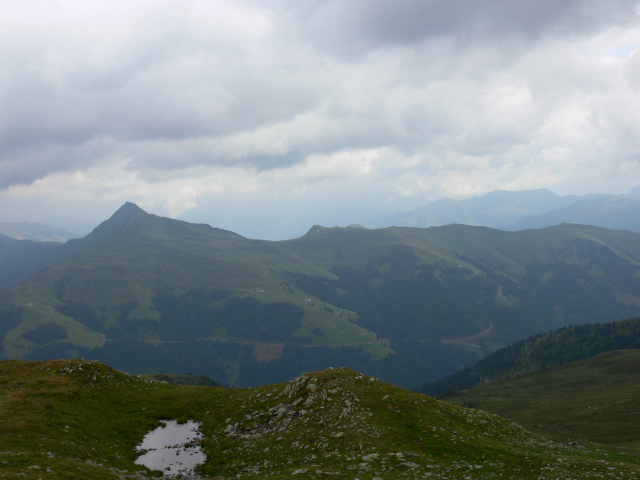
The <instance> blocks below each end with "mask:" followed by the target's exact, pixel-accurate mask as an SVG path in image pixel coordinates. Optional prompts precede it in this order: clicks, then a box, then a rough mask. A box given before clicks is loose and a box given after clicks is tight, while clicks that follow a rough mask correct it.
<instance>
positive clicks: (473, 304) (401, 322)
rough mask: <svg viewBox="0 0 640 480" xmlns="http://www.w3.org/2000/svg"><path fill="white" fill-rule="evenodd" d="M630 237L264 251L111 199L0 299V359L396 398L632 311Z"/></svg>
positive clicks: (634, 287)
mask: <svg viewBox="0 0 640 480" xmlns="http://www.w3.org/2000/svg"><path fill="white" fill-rule="evenodd" d="M639 239H640V236H639V235H638V234H635V233H631V232H622V231H610V230H605V229H601V228H595V227H585V226H577V225H562V226H557V227H552V228H547V229H541V230H530V231H523V232H503V231H500V230H494V229H490V228H486V227H470V226H464V225H449V226H444V227H438V228H429V229H416V228H388V229H381V230H366V229H361V228H324V227H321V226H315V227H313V228H312V229H310V231H309V232H308V233H307V234H306V235H305V236H303V237H301V238H299V239H294V240H289V241H283V242H267V241H259V240H249V239H246V238H244V237H241V236H239V235H236V234H234V233H232V232H227V231H224V230H220V229H214V228H212V227H210V226H207V225H195V224H189V223H186V222H180V221H176V220H171V219H167V218H161V217H157V216H155V215H149V214H147V213H145V212H144V211H142V210H140V209H138V208H137V207H135V206H134V205H125V206H124V207H123V208H122V209H121V210H119V211H118V212H116V214H115V215H114V216H113V217H112V218H111V219H110V220H108V221H107V222H105V223H103V224H102V225H101V227H100V228H99V229H96V231H94V232H93V233H92V234H90V235H89V236H88V237H87V238H86V239H83V240H82V241H74V243H73V244H71V246H72V247H73V248H76V247H74V245H77V246H78V247H82V246H84V248H80V249H79V250H78V251H77V252H76V253H75V254H73V255H72V256H70V257H68V258H67V259H66V260H64V261H61V262H58V263H56V264H55V265H51V266H50V267H49V268H47V269H46V270H44V271H43V272H41V273H40V274H38V275H37V276H35V277H33V278H31V279H29V280H27V281H25V282H23V283H22V284H20V285H19V286H16V287H14V288H13V289H12V290H11V291H10V293H8V294H7V295H5V296H4V297H3V298H4V300H2V299H0V322H1V321H2V315H3V313H2V312H3V311H4V310H3V309H6V311H7V312H8V313H7V314H6V316H7V318H9V319H10V320H11V322H13V321H14V318H15V315H14V314H15V311H16V309H17V311H19V314H20V318H21V319H20V323H19V325H17V326H12V327H11V328H10V329H7V333H6V335H5V336H4V338H3V341H2V345H3V347H4V351H5V355H6V356H7V357H8V358H24V359H31V360H39V359H47V358H61V357H68V356H81V357H84V358H94V359H99V360H102V361H105V362H107V363H109V364H112V365H114V366H117V367H118V368H121V369H124V370H127V371H132V372H136V373H148V372H158V371H167V370H168V369H170V368H171V369H173V368H176V369H177V368H178V367H179V371H181V372H182V373H186V372H189V371H191V372H193V373H198V374H202V375H207V376H209V377H211V378H214V379H216V380H218V381H220V382H221V383H224V384H230V385H235V386H249V385H255V384H264V383H275V382H278V381H282V380H284V379H286V378H291V377H292V376H295V375H298V374H300V373H301V372H302V371H304V370H318V369H322V368H326V367H327V366H330V365H346V366H350V367H352V368H355V369H358V370H361V371H364V372H366V373H368V374H374V375H376V376H379V377H381V378H383V379H385V380H387V379H388V380H392V381H394V382H397V383H398V384H400V385H403V386H411V387H413V386H415V385H416V384H419V383H423V382H425V381H431V380H435V379H437V378H440V377H442V376H444V375H446V374H448V373H452V372H454V371H456V370H458V369H460V368H461V367H463V366H465V365H469V364H471V363H472V362H473V361H475V360H477V359H478V358H479V357H480V356H481V355H482V354H486V353H489V352H491V351H493V350H495V349H497V348H499V347H501V346H504V345H506V344H509V343H511V342H513V341H515V340H518V339H520V338H523V337H526V336H528V335H531V334H535V333H538V332H541V331H547V330H549V329H550V328H557V327H560V326H563V325H569V324H580V323H590V322H597V321H612V320H616V319H618V318H624V317H630V316H633V315H638V313H639V312H640V298H639V293H638V292H640V241H639ZM91 242H92V244H91ZM69 243H71V242H67V244H65V245H64V247H65V248H69V247H67V245H68V244H69ZM51 322H53V323H55V324H57V325H58V328H56V327H42V328H46V329H48V330H38V331H37V332H36V331H35V330H36V329H37V328H38V325H44V324H49V323H51ZM11 325H13V323H11ZM2 331H3V330H2V329H0V332H2ZM45 331H50V332H52V334H54V335H55V338H54V337H51V338H49V339H46V338H43V335H42V332H45ZM32 338H37V339H39V341H40V343H37V342H34V341H32V340H31V339H32ZM171 366H173V367H171ZM167 367H169V368H167Z"/></svg>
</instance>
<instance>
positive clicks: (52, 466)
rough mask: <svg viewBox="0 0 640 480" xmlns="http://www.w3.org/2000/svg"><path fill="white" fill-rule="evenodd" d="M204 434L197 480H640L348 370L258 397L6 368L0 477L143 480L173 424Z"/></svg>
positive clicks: (609, 456)
mask: <svg viewBox="0 0 640 480" xmlns="http://www.w3.org/2000/svg"><path fill="white" fill-rule="evenodd" d="M174 419H175V420H178V422H184V421H187V420H194V421H196V422H199V423H200V424H201V427H200V428H201V432H202V439H201V447H202V449H203V451H204V452H205V454H206V456H207V459H206V461H205V463H204V464H203V465H201V466H200V467H198V468H197V470H196V472H194V473H193V474H192V475H191V477H193V478H216V479H231V478H233V479H235V478H344V479H356V478H358V479H362V480H365V479H395V478H411V479H418V478H441V479H460V478H463V479H484V478H512V479H528V478H532V479H555V478H563V479H567V478H572V479H589V478H593V479H596V478H609V479H616V478H617V479H622V478H638V475H640V461H639V460H638V458H637V456H633V455H624V454H620V453H615V452H607V451H604V450H596V449H592V448H588V447H583V446H580V445H577V444H575V445H566V444H561V443H556V442H553V441H551V440H548V439H545V438H543V437H540V436H538V435H534V434H532V433H531V432H529V431H527V430H525V429H524V428H523V427H521V426H519V425H518V424H516V423H513V422H511V421H509V420H506V419H503V418H501V417H499V416H496V415H493V414H489V413H485V412H482V411H479V410H473V409H467V408H463V407H458V406H455V405H451V404H447V403H444V402H440V401H438V400H435V399H433V398H431V397H428V396H426V395H421V394H417V393H414V392H411V391H408V390H404V389H400V388H398V387H395V386H393V385H391V384H388V383H384V382H381V381H379V380H378V379H377V378H375V377H372V376H367V375H362V374H360V373H358V372H355V371H353V370H349V369H346V368H333V369H327V370H324V371H320V372H311V373H305V374H303V375H301V376H299V377H297V378H296V379H294V380H291V381H290V382H286V383H281V384H277V385H269V386H263V387H256V388H248V389H228V388H221V387H198V386H179V385H172V384H168V383H163V382H158V381H155V380H150V379H148V378H142V377H138V376H132V375H127V374H125V373H122V372H119V371H116V370H113V369H111V368H110V367H107V366H106V365H104V364H101V363H98V362H84V361H81V360H57V361H48V362H34V363H29V362H19V361H7V362H2V363H0V429H1V430H2V435H0V476H3V477H6V478H34V479H35V478H53V479H56V478H61V479H62V478H64V479H80V478H84V479H87V478H96V479H109V478H114V479H116V478H119V479H125V478H144V477H154V476H155V477H157V476H160V475H161V474H162V473H161V472H158V471H151V470H148V469H146V468H143V467H141V466H139V465H136V464H135V463H134V462H135V460H136V457H137V456H138V455H139V454H140V452H139V451H137V450H136V449H135V447H136V445H138V444H139V443H140V441H141V440H142V438H143V437H144V435H145V434H146V433H148V432H149V431H151V430H153V429H154V428H156V427H158V426H159V425H160V424H161V421H162V420H174Z"/></svg>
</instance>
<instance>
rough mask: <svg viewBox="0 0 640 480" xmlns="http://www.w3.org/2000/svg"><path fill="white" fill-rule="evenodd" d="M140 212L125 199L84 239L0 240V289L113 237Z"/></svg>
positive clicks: (13, 284) (17, 282)
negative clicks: (116, 209)
mask: <svg viewBox="0 0 640 480" xmlns="http://www.w3.org/2000/svg"><path fill="white" fill-rule="evenodd" d="M141 213H143V214H145V215H146V212H144V211H143V210H142V209H140V208H139V207H138V206H136V205H134V204H133V203H129V202H127V203H126V204H125V205H123V206H122V207H121V208H120V209H118V211H117V212H115V213H114V214H113V215H112V216H111V218H109V219H108V220H106V221H104V222H102V223H101V224H100V225H99V226H98V227H96V228H95V229H94V230H93V232H91V233H90V234H89V235H87V236H86V237H84V238H73V239H71V240H69V241H67V242H65V243H59V242H52V241H48V242H40V241H33V240H21V241H17V242H15V241H14V242H8V243H1V244H2V246H1V247H0V267H1V268H0V288H11V287H13V286H15V285H17V284H19V283H20V282H22V281H24V280H26V279H28V278H31V277H33V276H34V275H37V274H38V273H40V272H41V271H42V270H44V269H45V268H46V267H48V266H50V265H55V264H56V263H58V262H61V261H63V260H66V259H67V258H69V257H71V256H73V255H75V254H76V253H78V252H79V251H81V250H82V249H84V248H86V247H89V246H92V245H95V244H97V243H100V242H102V241H105V240H108V239H110V238H112V237H114V236H115V235H117V234H118V233H119V232H120V231H121V230H122V229H124V228H125V227H126V226H127V225H128V224H130V223H131V222H132V221H133V219H134V218H135V217H136V216H137V215H139V214H141Z"/></svg>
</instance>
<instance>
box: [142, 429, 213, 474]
mask: <svg viewBox="0 0 640 480" xmlns="http://www.w3.org/2000/svg"><path fill="white" fill-rule="evenodd" d="M162 423H164V426H161V427H158V428H156V429H155V430H153V431H151V432H149V433H147V434H146V435H145V436H144V438H143V439H142V443H141V444H140V445H138V446H137V447H136V450H138V451H146V453H144V454H143V455H141V456H140V457H138V458H137V459H136V462H135V463H136V464H138V465H143V466H145V467H147V468H150V469H151V470H162V471H163V472H164V475H165V476H166V477H175V476H177V475H192V474H193V469H194V468H195V467H196V466H197V465H201V464H202V463H204V461H205V460H206V459H207V457H206V455H205V454H204V452H203V451H202V448H200V440H201V439H202V434H201V433H200V431H199V430H198V429H199V428H200V425H201V424H200V423H198V422H194V421H191V420H190V421H188V422H186V423H182V424H178V422H176V421H175V420H170V421H166V420H163V421H162Z"/></svg>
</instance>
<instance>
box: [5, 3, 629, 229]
mask: <svg viewBox="0 0 640 480" xmlns="http://www.w3.org/2000/svg"><path fill="white" fill-rule="evenodd" d="M0 7H1V9H0V12H1V15H0V221H23V220H24V221H38V220H43V221H48V223H54V221H60V220H59V219H58V220H56V219H54V218H53V217H54V216H58V217H66V218H75V219H78V220H82V221H85V222H89V223H93V224H97V223H98V222H99V221H102V220H104V219H106V218H108V217H109V216H110V215H111V214H112V213H113V212H114V211H115V210H116V209H117V208H118V207H120V206H121V205H122V204H123V203H124V202H125V201H132V202H135V203H136V204H138V205H139V206H140V207H141V208H144V209H145V210H146V211H148V212H150V213H154V214H157V215H162V216H169V217H173V218H180V219H185V220H188V221H194V222H199V223H208V224H210V225H213V226H216V227H221V228H226V229H230V230H233V231H235V232H238V233H240V234H243V235H245V236H249V237H253V238H269V239H281V238H292V237H297V236H300V235H302V234H304V233H305V232H306V231H307V230H308V229H309V228H310V227H311V226H312V225H313V224H322V225H326V226H333V225H346V224H349V223H356V222H362V221H364V220H366V219H367V218H369V217H375V216H379V215H382V214H388V213H393V212H396V211H402V210H408V209H411V208H415V207H418V206H421V205H424V204H426V203H428V202H430V201H433V200H436V199H438V198H442V197H451V198H464V197H469V196H472V195H480V194H484V193H487V192H489V191H492V190H497V189H503V190H525V189H535V188H548V189H550V190H551V191H553V192H555V193H558V194H561V195H566V194H587V193H594V192H603V193H615V194H621V193H626V192H627V191H629V190H630V189H631V188H633V187H635V186H637V185H639V184H640V49H639V47H640V4H639V3H638V2H635V1H616V0H606V1H604V0H593V1H589V0H585V1H572V0H562V1H557V0H518V1H511V0H488V1H476V0H465V1H460V0H417V1H403V0H393V1H392V0H335V1H305V0H291V1H288V0H274V1H243V0H238V1H232V0H207V1H204V0H202V1H199V0H193V1H187V0H182V1H177V0H176V1H173V0H148V1H136V0H127V1H120V0H110V1H103V0H100V1H90V0H60V1H46V0H42V1H40V0H39V1H35V0H34V1H32V0H0Z"/></svg>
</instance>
